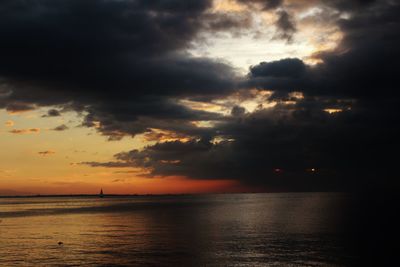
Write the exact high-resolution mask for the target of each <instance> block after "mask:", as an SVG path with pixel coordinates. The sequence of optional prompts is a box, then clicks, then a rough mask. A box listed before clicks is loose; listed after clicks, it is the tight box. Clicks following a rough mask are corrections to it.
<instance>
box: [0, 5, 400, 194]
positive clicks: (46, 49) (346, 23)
mask: <svg viewBox="0 0 400 267" xmlns="http://www.w3.org/2000/svg"><path fill="white" fill-rule="evenodd" d="M246 3H247V4H250V3H255V4H261V5H262V6H264V8H263V10H264V11H265V12H278V13H279V14H281V16H280V18H279V21H278V22H277V27H278V28H280V29H281V30H282V36H281V38H284V39H289V38H291V36H292V34H294V33H295V31H296V26H295V24H294V22H293V21H292V18H291V17H290V15H289V13H287V11H286V10H285V8H284V1H247V2H246ZM320 4H321V3H320ZM321 5H322V4H321ZM323 5H324V6H326V7H327V8H328V7H329V8H330V9H331V10H335V12H339V13H340V12H342V13H343V12H346V14H350V16H349V18H343V17H340V16H336V17H337V21H336V23H337V24H338V25H339V27H340V28H341V30H342V31H343V32H344V34H345V37H344V39H343V40H342V42H341V44H340V45H339V47H338V48H337V50H336V51H333V52H329V53H322V54H320V55H318V57H319V58H320V59H322V60H323V63H321V64H318V65H315V66H309V65H307V64H305V63H304V62H303V61H301V60H300V59H296V58H287V59H283V60H279V61H275V62H261V63H260V64H258V65H255V66H252V67H251V68H250V70H249V73H248V75H247V76H246V77H241V76H240V75H239V74H237V73H236V72H235V70H234V69H233V68H232V66H230V65H229V64H227V63H224V62H219V61H217V60H215V59H212V58H194V57H192V56H190V55H189V54H188V53H185V52H182V51H184V50H185V49H186V48H189V47H190V46H191V41H192V40H194V39H195V38H196V36H197V34H198V33H199V32H201V31H202V30H204V29H207V30H210V25H213V23H215V22H218V21H224V20H226V19H227V18H226V17H218V14H217V15H214V16H210V14H209V13H207V10H208V9H209V8H210V7H211V1H206V0H202V1H199V0H196V1H178V0H170V1H161V0H160V1H157V0H153V1H144V0H136V1H113V0H108V1H94V0H89V1H80V0H79V1H78V0H52V1H46V0H39V1H37V0H36V1H33V0H32V1H29V0H28V1H19V0H9V1H7V0H5V1H1V4H0V36H1V42H0V58H1V61H0V77H1V80H0V83H1V87H0V88H1V89H0V90H1V92H0V107H2V108H5V109H7V110H9V111H24V110H30V109H34V108H36V107H39V106H58V107H59V109H52V110H50V111H49V113H48V114H45V115H44V116H59V115H60V111H61V112H62V111H63V110H71V109H72V110H76V111H78V112H83V111H84V112H85V114H87V115H85V118H84V122H83V125H85V126H88V127H92V126H95V125H97V122H100V127H99V128H98V130H99V131H100V132H101V133H102V134H104V135H105V136H107V137H109V138H110V139H111V140H116V139H120V138H122V137H123V136H126V135H128V136H129V135H130V136H134V135H136V134H140V133H146V132H149V131H151V130H150V129H151V128H157V129H162V130H169V131H173V132H177V133H179V134H182V135H187V136H191V137H192V140H191V141H189V142H180V141H173V142H166V143H157V144H155V145H151V146H148V147H146V148H145V149H144V150H141V151H137V150H132V151H129V148H127V151H128V152H121V153H120V154H118V155H116V156H115V157H116V161H115V162H110V163H94V162H88V164H90V165H93V166H107V165H108V166H110V167H112V166H127V167H129V166H139V167H144V168H147V169H149V170H150V171H151V173H152V174H153V175H161V176H166V175H184V176H188V177H190V178H193V179H238V180H240V181H241V182H242V183H244V184H248V185H256V186H262V187H264V188H265V189H266V190H294V191H297V190H348V189H358V188H365V187H369V186H370V187H374V186H376V185H383V184H385V183H392V182H393V179H395V178H396V176H397V175H398V174H397V169H396V160H395V157H393V156H392V155H393V153H397V152H398V151H399V142H398V136H399V130H398V126H397V125H398V112H397V110H398V106H399V90H398V81H397V80H398V77H399V68H398V67H396V66H397V65H398V62H399V60H400V55H399V49H398V47H400V40H399V38H400V37H399V32H398V29H399V21H400V19H399V16H398V14H399V11H400V10H399V9H400V7H399V4H398V1H339V0H338V1H333V0H332V1H324V2H323ZM221 16H222V15H221ZM232 27H234V28H238V27H239V28H240V25H238V24H237V23H236V24H235V23H234V22H232V23H228V22H226V23H225V22H224V23H222V24H221V23H219V24H218V27H214V30H215V31H223V30H231V29H232ZM211 28H213V27H211ZM250 88H257V89H258V90H261V91H262V90H270V91H273V94H272V96H271V97H270V100H271V101H272V100H274V101H277V103H278V104H277V105H276V106H275V107H274V108H269V109H262V108H260V109H258V110H256V111H255V112H253V113H246V112H245V110H244V109H243V108H242V107H234V108H233V110H232V116H221V115H220V114H216V113H212V112H206V111H199V110H193V109H190V108H188V107H187V106H184V105H181V104H180V102H179V101H177V100H178V99H183V98H186V99H193V100H202V101H206V102H207V101H212V100H213V99H222V98H224V97H225V96H228V95H230V94H232V93H234V92H237V91H240V92H242V93H243V92H245V91H247V90H249V89H250ZM293 92H301V93H302V94H303V95H304V98H301V99H300V98H293V96H292V94H291V93H293ZM290 100H295V101H293V102H292V103H291V104H288V101H290ZM325 109H342V110H343V111H342V112H339V113H334V114H329V113H327V112H325V111H324V110H325ZM59 110H60V111H59ZM194 121H214V122H215V126H214V127H210V128H200V127H196V126H195V125H194V124H193V123H192V122H194ZM55 130H66V127H62V126H60V127H57V128H55ZM216 137H219V138H221V140H222V141H220V142H214V140H215V138H216ZM277 168H279V169H281V170H282V171H279V172H277V171H275V169H277ZM312 168H315V169H316V171H314V172H311V171H309V170H310V169H312Z"/></svg>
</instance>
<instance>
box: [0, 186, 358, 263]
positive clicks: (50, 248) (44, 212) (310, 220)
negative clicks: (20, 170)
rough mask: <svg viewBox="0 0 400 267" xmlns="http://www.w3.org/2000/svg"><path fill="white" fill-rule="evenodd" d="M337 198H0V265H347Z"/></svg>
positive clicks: (275, 195)
mask: <svg viewBox="0 0 400 267" xmlns="http://www.w3.org/2000/svg"><path fill="white" fill-rule="evenodd" d="M345 199H346V196H345V195H342V194H334V193H267V194H219V195H182V196H134V197H105V198H97V197H46V198H45V197H38V198H0V266H348V265H349V263H350V262H351V260H352V255H351V253H350V252H349V250H348V248H347V247H346V244H347V241H346V233H345V232H343V231H342V228H343V227H342V225H343V223H344V222H343V218H342V217H343V214H342V211H343V203H344V202H345ZM58 242H62V244H61V245H59V244H58Z"/></svg>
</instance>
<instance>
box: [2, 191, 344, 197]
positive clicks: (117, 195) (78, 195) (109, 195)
mask: <svg viewBox="0 0 400 267" xmlns="http://www.w3.org/2000/svg"><path fill="white" fill-rule="evenodd" d="M285 193H293V194H294V193H298V194H302V193H303V194H306V193H332V194H338V193H346V192H337V191H281V192H239V193H231V192H222V193H182V194H104V195H103V198H117V197H168V196H200V195H229V194H232V195H236V194H285ZM52 197H60V198H68V197H87V198H100V196H99V194H71V195H40V194H38V195H15V196H12V195H9V196H0V199H1V198H52Z"/></svg>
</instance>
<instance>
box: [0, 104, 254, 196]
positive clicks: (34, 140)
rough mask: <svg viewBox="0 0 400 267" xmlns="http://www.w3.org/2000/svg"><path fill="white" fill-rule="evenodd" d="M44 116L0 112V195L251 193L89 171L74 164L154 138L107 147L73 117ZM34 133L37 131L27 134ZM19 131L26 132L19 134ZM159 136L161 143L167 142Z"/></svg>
mask: <svg viewBox="0 0 400 267" xmlns="http://www.w3.org/2000/svg"><path fill="white" fill-rule="evenodd" d="M45 113H46V110H45V109H39V110H35V111H30V112H24V113H19V114H10V113H7V112H6V111H4V110H3V111H1V110H0V138H1V143H2V152H1V153H0V195H26V194H29V195H32V194H34V195H36V194H97V193H98V192H99V191H100V188H103V190H104V191H105V193H108V194H182V193H223V192H242V191H252V190H251V189H250V188H246V187H244V186H242V185H240V183H239V182H237V181H234V180H196V179H189V178H185V177H154V178H149V177H148V175H147V171H145V170H142V169H140V168H133V167H131V168H106V167H97V168H94V167H91V166H88V165H85V164H79V163H80V162H91V161H97V162H108V161H114V160H115V159H114V158H113V155H114V154H116V153H119V152H121V151H129V150H131V149H140V148H142V147H144V146H146V145H148V144H149V142H154V141H156V140H155V139H156V137H157V136H152V137H154V138H150V140H146V138H144V137H143V136H138V137H135V138H128V137H126V138H123V139H122V140H120V141H107V138H106V137H104V136H101V135H100V134H99V133H97V132H96V129H93V128H84V127H81V126H80V118H79V117H77V116H76V114H74V113H67V114H63V116H61V117H54V118H47V117H46V118H43V117H42V115H43V114H45ZM11 121H12V123H11ZM62 124H65V125H67V126H68V130H64V131H57V130H54V128H56V127H57V126H59V125H62ZM39 128H40V131H36V130H32V131H29V129H39ZM20 129H27V130H25V131H21V133H19V131H20ZM17 132H18V133H19V134H17ZM29 133H30V134H29ZM156 133H158V132H156ZM153 134H154V133H153ZM163 134H164V135H166V133H163ZM167 134H169V135H171V136H172V137H173V138H177V139H180V138H182V137H181V136H173V134H172V133H167ZM164 135H162V136H161V137H162V138H161V139H163V138H166V139H168V138H172V137H171V136H167V137H168V138H167V137H166V136H164ZM147 137H148V139H149V136H147ZM153 139H154V140H153ZM168 140H169V139H168Z"/></svg>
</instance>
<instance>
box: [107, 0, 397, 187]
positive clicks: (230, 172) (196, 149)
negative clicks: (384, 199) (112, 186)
mask: <svg viewBox="0 0 400 267" xmlns="http://www.w3.org/2000/svg"><path fill="white" fill-rule="evenodd" d="M328 4H329V5H330V6H331V7H335V8H337V10H339V11H346V12H351V16H350V18H349V19H339V20H338V21H337V23H338V25H339V27H340V28H341V29H342V31H343V32H344V35H345V36H344V39H343V40H342V42H341V44H340V45H339V47H338V49H337V50H335V51H333V52H327V53H323V54H320V55H318V56H319V57H320V58H321V59H322V60H323V63H321V64H318V65H315V66H308V65H306V64H305V63H304V62H302V61H301V60H300V59H294V58H290V59H283V60H279V61H275V62H263V63H260V64H258V65H256V66H253V67H252V68H251V69H250V73H249V75H248V77H247V81H246V82H244V83H243V87H256V88H258V89H260V90H272V91H274V94H273V95H272V99H274V100H275V101H277V102H278V103H277V105H276V106H275V107H273V108H270V109H259V110H256V111H255V112H253V113H245V110H243V109H242V108H240V107H234V108H233V109H232V114H231V115H232V116H230V117H226V118H225V119H224V120H220V121H218V122H217V123H216V126H215V127H214V129H215V131H214V132H208V133H207V134H206V133H205V134H204V135H202V134H199V135H198V138H193V139H192V140H191V141H189V142H182V141H173V142H165V143H158V144H155V145H151V146H148V147H146V148H144V149H143V150H140V151H139V150H132V151H130V152H126V153H120V154H117V155H116V156H115V159H116V161H115V162H121V163H124V164H127V165H128V166H129V165H130V166H135V167H142V168H145V169H147V170H149V171H150V174H151V175H161V176H163V175H184V176H188V177H191V178H198V179H232V178H235V179H238V180H240V181H242V182H243V183H248V184H252V185H263V186H266V187H267V188H269V189H273V190H325V189H326V190H343V189H349V188H352V189H354V188H365V187H373V186H374V185H376V184H380V185H382V184H385V183H391V182H392V180H391V179H392V178H394V177H395V173H396V169H395V168H394V166H396V160H395V159H394V158H393V157H391V156H390V155H391V154H392V152H394V151H398V150H399V148H400V145H399V142H398V138H397V136H399V134H400V131H399V129H398V123H399V120H398V106H399V104H400V101H399V94H398V90H397V87H398V86H397V84H398V82H397V77H399V75H400V73H399V68H395V67H393V66H396V65H397V62H399V60H400V57H399V52H398V47H400V42H399V35H398V34H397V32H398V29H399V28H400V27H399V23H400V20H399V17H398V16H397V15H396V14H398V12H399V11H400V10H399V8H400V7H399V4H398V3H397V2H393V1H382V2H376V3H372V2H369V3H366V4H364V3H361V2H354V3H351V4H344V2H340V1H332V2H329V3H328ZM291 92H301V93H302V94H303V95H304V98H296V97H293V96H290V94H289V93H291ZM288 100H291V101H294V100H295V101H294V103H292V104H290V103H286V101H288ZM325 109H333V110H339V111H341V112H338V113H332V114H329V113H328V112H325V111H324V110H325ZM218 140H219V141H218ZM108 164H111V163H108ZM277 169H279V171H277ZM312 169H314V171H312Z"/></svg>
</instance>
